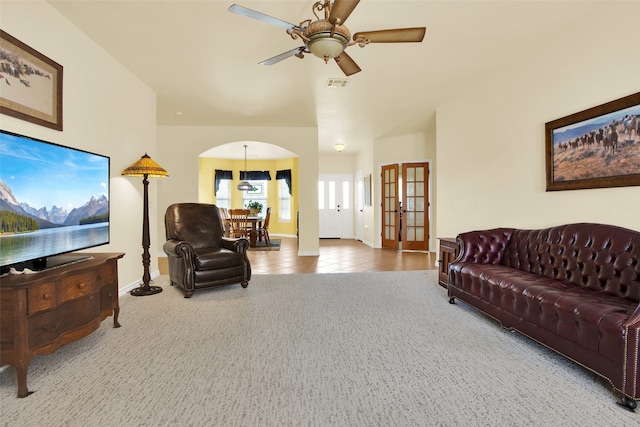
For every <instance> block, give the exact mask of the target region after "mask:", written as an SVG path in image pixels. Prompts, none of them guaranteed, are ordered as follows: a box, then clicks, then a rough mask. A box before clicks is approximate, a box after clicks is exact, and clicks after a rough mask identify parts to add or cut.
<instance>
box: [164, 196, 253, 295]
mask: <svg viewBox="0 0 640 427" xmlns="http://www.w3.org/2000/svg"><path fill="white" fill-rule="evenodd" d="M164 225H165V231H166V235H167V241H166V242H165V244H164V246H163V249H164V251H165V253H166V254H167V255H168V258H169V278H170V280H171V284H172V285H178V286H180V287H181V288H182V289H183V290H184V297H185V298H190V297H191V295H192V294H193V292H194V291H195V290H198V289H203V288H211V287H215V286H223V285H229V284H233V283H240V284H241V285H242V287H243V288H246V287H247V286H248V285H249V280H250V279H251V264H250V263H249V258H247V249H248V248H249V241H248V240H247V239H244V238H241V239H230V238H227V237H224V235H223V224H222V218H221V217H220V213H219V210H218V207H217V206H216V205H210V204H204V203H176V204H173V205H171V206H169V207H168V208H167V211H166V213H165V216H164Z"/></svg>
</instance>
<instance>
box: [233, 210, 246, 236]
mask: <svg viewBox="0 0 640 427" xmlns="http://www.w3.org/2000/svg"><path fill="white" fill-rule="evenodd" d="M228 212H229V224H230V229H229V236H230V237H232V238H238V237H245V238H249V231H250V230H251V222H249V219H248V218H247V217H248V216H249V209H229V211H228Z"/></svg>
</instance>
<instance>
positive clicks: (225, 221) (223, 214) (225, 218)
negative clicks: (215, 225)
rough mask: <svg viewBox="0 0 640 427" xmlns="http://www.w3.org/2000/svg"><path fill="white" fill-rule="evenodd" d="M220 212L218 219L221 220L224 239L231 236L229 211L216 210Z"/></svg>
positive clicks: (224, 209) (223, 209)
mask: <svg viewBox="0 0 640 427" xmlns="http://www.w3.org/2000/svg"><path fill="white" fill-rule="evenodd" d="M218 211H220V218H221V219H222V228H223V232H224V237H230V235H231V218H229V210H228V209H227V208H218Z"/></svg>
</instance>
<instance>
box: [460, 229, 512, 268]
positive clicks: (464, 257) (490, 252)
mask: <svg viewBox="0 0 640 427" xmlns="http://www.w3.org/2000/svg"><path fill="white" fill-rule="evenodd" d="M513 231H514V229H513V228H494V229H492V230H481V231H469V232H466V233H461V234H459V235H458V237H457V238H456V241H457V243H458V251H459V253H458V256H457V257H456V259H455V260H454V261H453V262H454V263H455V262H472V263H476V264H500V262H501V261H502V258H503V257H504V250H505V248H506V247H507V245H508V244H509V240H510V239H511V235H512V234H513Z"/></svg>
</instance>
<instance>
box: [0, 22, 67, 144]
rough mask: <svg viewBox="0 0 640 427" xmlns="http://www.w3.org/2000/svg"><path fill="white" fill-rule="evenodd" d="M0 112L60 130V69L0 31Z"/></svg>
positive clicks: (54, 63) (55, 63)
mask: <svg viewBox="0 0 640 427" xmlns="http://www.w3.org/2000/svg"><path fill="white" fill-rule="evenodd" d="M0 59H1V61H0V113H2V114H5V115H7V116H12V117H15V118H17V119H21V120H26V121H28V122H31V123H34V124H37V125H40V126H45V127H48V128H51V129H55V130H59V131H61V130H62V75H63V67H62V65H60V64H58V63H57V62H55V61H53V60H52V59H50V58H48V57H46V56H44V55H43V54H41V53H40V52H38V51H36V50H35V49H33V48H31V47H29V46H27V45H26V44H24V43H22V42H21V41H20V40H18V39H16V38H15V37H13V36H11V35H10V34H8V33H6V32H5V31H2V30H0Z"/></svg>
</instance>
